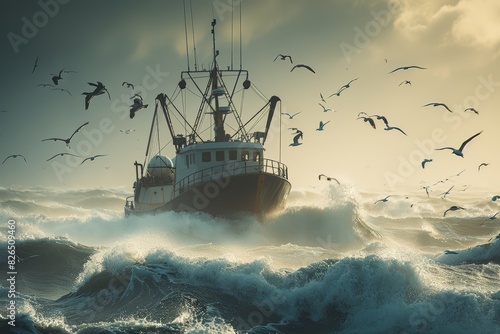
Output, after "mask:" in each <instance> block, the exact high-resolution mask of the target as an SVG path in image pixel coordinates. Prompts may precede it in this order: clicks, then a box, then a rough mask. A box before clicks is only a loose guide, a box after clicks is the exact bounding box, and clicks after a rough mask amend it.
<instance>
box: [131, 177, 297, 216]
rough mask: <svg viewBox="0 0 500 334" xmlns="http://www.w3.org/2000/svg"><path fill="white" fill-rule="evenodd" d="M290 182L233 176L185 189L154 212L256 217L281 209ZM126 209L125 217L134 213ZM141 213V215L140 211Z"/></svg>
mask: <svg viewBox="0 0 500 334" xmlns="http://www.w3.org/2000/svg"><path fill="white" fill-rule="evenodd" d="M290 189H291V184H290V182H289V181H288V180H287V179H285V178H283V177H281V176H279V175H276V174H271V173H264V172H260V173H254V174H243V175H233V176H230V177H227V178H226V179H218V180H211V181H207V182H202V183H198V184H195V185H193V186H191V187H189V188H186V189H185V190H184V191H183V192H182V193H180V194H179V195H178V196H176V197H175V198H174V199H172V200H171V201H169V202H167V203H165V205H163V206H161V207H159V208H156V209H155V210H154V212H149V213H156V212H161V211H177V212H206V213H208V214H211V215H213V216H219V217H237V216H241V215H244V214H253V215H255V216H257V217H259V218H264V217H266V216H269V215H272V214H273V213H277V212H279V211H281V210H283V209H284V207H285V204H286V200H287V197H288V194H289V193H290ZM134 211H135V210H128V212H126V214H136V213H139V212H134ZM143 213H145V212H143Z"/></svg>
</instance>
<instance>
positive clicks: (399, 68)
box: [388, 65, 426, 74]
mask: <svg viewBox="0 0 500 334" xmlns="http://www.w3.org/2000/svg"><path fill="white" fill-rule="evenodd" d="M410 68H416V69H420V70H426V68H425V67H420V66H415V65H411V66H401V67H398V68H396V69H394V70H392V71H390V72H389V73H388V74H391V73H394V72H396V71H399V70H408V69H410Z"/></svg>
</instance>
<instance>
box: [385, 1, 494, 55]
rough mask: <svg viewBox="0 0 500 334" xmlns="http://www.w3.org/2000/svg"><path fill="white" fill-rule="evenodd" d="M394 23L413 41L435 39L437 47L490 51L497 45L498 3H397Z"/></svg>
mask: <svg viewBox="0 0 500 334" xmlns="http://www.w3.org/2000/svg"><path fill="white" fill-rule="evenodd" d="M397 3H398V7H399V8H400V11H399V13H398V14H397V18H396V20H395V21H394V25H395V27H396V28H397V29H398V30H400V31H401V32H402V33H404V34H405V35H407V36H409V37H414V38H418V37H419V38H428V37H431V38H436V36H437V37H438V38H439V39H440V44H449V43H453V44H456V45H459V46H465V47H482V48H486V49H492V48H495V47H497V46H498V45H499V44H500V21H499V20H498V16H499V14H500V2H498V1H497V0H484V1H481V2H478V1H474V0H421V1H418V2H417V1H409V0H397Z"/></svg>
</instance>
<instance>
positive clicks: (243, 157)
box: [241, 151, 250, 161]
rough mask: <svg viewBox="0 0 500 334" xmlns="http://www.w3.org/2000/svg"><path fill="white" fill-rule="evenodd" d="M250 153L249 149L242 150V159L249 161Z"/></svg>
mask: <svg viewBox="0 0 500 334" xmlns="http://www.w3.org/2000/svg"><path fill="white" fill-rule="evenodd" d="M249 157H250V154H249V153H248V151H241V161H248V158H249Z"/></svg>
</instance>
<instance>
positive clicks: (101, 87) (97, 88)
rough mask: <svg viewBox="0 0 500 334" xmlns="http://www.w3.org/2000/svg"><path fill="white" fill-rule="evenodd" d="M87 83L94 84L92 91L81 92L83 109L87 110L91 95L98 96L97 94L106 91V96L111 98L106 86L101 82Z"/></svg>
mask: <svg viewBox="0 0 500 334" xmlns="http://www.w3.org/2000/svg"><path fill="white" fill-rule="evenodd" d="M88 84H89V85H91V86H94V87H95V89H94V91H93V92H90V93H88V92H84V93H82V95H85V110H87V109H88V108H89V105H90V100H92V98H93V97H95V96H98V95H102V94H104V92H106V93H108V97H109V99H110V100H111V95H109V92H108V90H107V89H106V86H104V85H103V84H102V82H100V81H97V83H92V82H89V83H88Z"/></svg>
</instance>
